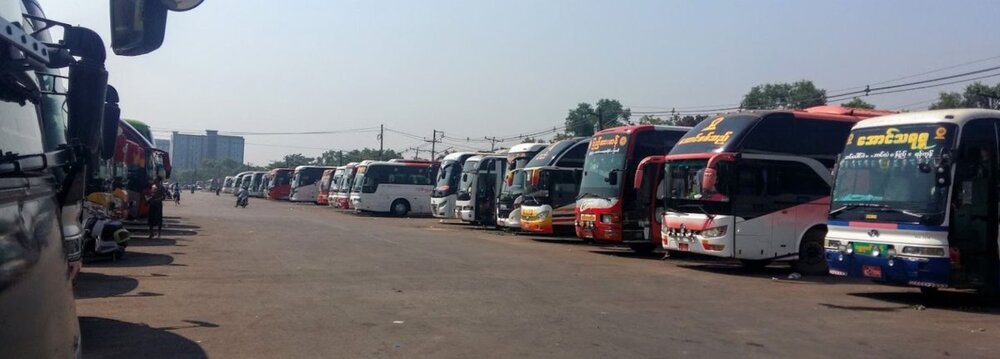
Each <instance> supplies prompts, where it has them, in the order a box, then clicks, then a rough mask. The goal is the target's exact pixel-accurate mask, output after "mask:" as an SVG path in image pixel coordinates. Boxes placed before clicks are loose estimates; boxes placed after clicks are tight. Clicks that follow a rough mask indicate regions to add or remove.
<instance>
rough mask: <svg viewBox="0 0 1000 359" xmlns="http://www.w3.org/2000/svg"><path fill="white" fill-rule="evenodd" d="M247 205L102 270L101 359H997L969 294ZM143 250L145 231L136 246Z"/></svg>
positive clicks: (95, 340)
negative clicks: (934, 293) (926, 294)
mask: <svg viewBox="0 0 1000 359" xmlns="http://www.w3.org/2000/svg"><path fill="white" fill-rule="evenodd" d="M233 202H234V199H233V197H232V196H230V195H225V194H223V195H222V196H221V197H216V196H215V195H212V194H208V193H197V194H193V195H192V194H188V193H185V194H184V195H183V203H182V205H181V206H178V207H175V206H174V205H173V204H167V205H166V209H165V212H166V213H167V230H165V233H164V235H163V238H162V239H155V240H148V239H139V240H135V241H134V242H133V243H132V245H131V246H130V247H129V248H128V251H129V253H128V254H127V255H126V257H125V258H123V259H120V260H118V261H116V262H111V261H101V260H94V261H89V262H87V263H86V264H85V267H84V270H83V273H82V274H81V275H80V277H79V279H78V281H77V284H76V293H77V297H78V300H77V312H78V314H79V316H80V324H81V330H82V331H83V340H84V354H85V355H86V356H87V357H92V358H103V357H120V358H154V357H164V358H186V357H202V356H210V357H216V358H284V357H298V358H354V357H369V358H380V357H387V358H427V357H433V358H440V357H445V358H511V357H533V358H653V357H656V358H667V357H682V356H688V357H779V356H780V357H792V356H795V357H834V358H835V357H848V356H850V357H876V356H877V357H903V356H909V357H945V356H954V357H996V356H997V355H998V354H997V353H998V352H1000V320H998V319H1000V318H998V317H997V314H1000V309H998V308H997V307H990V306H984V305H982V304H979V302H978V301H977V298H976V297H975V296H973V295H969V294H966V293H947V294H946V295H944V296H943V299H939V300H934V301H932V302H928V301H927V300H926V299H925V298H923V297H921V295H920V294H919V291H916V290H914V289H910V288H892V287H884V286H877V285H872V284H869V283H867V282H864V281H847V280H842V279H840V278H831V277H805V278H802V279H799V280H788V279H786V278H787V276H788V274H789V273H791V272H790V270H789V269H788V268H787V266H780V265H774V266H772V267H769V268H766V269H763V270H760V271H756V272H754V271H747V270H744V269H743V268H740V267H739V266H738V265H736V264H733V263H731V262H729V261H720V260H714V259H706V258H683V259H670V260H666V261H663V260H660V258H659V256H635V255H632V254H630V253H629V252H628V251H624V250H619V249H615V248H601V247H595V246H590V245H584V244H582V243H581V242H579V241H577V240H575V239H573V238H558V239H557V238H539V237H533V236H524V235H511V234H503V233H499V232H496V231H490V230H482V229H477V228H474V227H471V226H464V225H456V224H447V223H440V222H439V221H438V220H437V219H432V218H387V217H378V216H368V215H357V214H354V213H348V212H343V211H338V210H334V209H330V208H326V207H318V206H314V205H304V204H292V203H287V202H270V201H266V200H261V199H251V204H250V207H249V208H246V209H236V208H233V207H232V204H233ZM135 235H137V236H144V235H145V233H144V232H136V233H135Z"/></svg>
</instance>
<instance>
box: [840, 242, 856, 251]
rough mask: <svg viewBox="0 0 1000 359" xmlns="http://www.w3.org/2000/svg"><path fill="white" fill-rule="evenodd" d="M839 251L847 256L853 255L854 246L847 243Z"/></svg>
mask: <svg viewBox="0 0 1000 359" xmlns="http://www.w3.org/2000/svg"><path fill="white" fill-rule="evenodd" d="M840 251H841V252H844V253H847V254H854V245H853V244H851V242H847V244H846V245H844V246H843V249H841V250H840Z"/></svg>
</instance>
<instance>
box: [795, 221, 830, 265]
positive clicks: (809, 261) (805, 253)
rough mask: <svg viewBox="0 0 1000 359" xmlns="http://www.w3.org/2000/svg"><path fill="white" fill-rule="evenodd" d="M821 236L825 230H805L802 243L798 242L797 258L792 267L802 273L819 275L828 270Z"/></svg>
mask: <svg viewBox="0 0 1000 359" xmlns="http://www.w3.org/2000/svg"><path fill="white" fill-rule="evenodd" d="M823 237H826V231H825V230H820V229H813V230H810V231H809V232H806V235H805V237H804V238H802V243H800V244H799V259H798V260H797V261H795V265H794V268H795V270H796V271H798V272H799V273H802V274H808V275H821V274H826V273H828V272H829V268H828V267H827V266H826V256H825V254H826V249H825V248H823Z"/></svg>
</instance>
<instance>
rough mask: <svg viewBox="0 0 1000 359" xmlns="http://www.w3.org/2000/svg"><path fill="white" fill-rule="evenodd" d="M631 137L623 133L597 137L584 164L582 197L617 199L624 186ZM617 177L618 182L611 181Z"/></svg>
mask: <svg viewBox="0 0 1000 359" xmlns="http://www.w3.org/2000/svg"><path fill="white" fill-rule="evenodd" d="M628 148H629V136H628V135H627V134H623V133H608V134H601V135H595V136H594V137H593V139H591V141H590V148H589V149H587V158H586V159H585V160H584V163H583V169H584V172H583V180H582V182H581V183H580V186H581V188H580V196H581V198H582V197H598V198H607V199H610V198H615V197H618V194H619V192H620V190H621V186H622V182H623V181H622V178H625V177H624V176H623V174H624V173H623V172H624V170H625V159H626V156H627V155H628ZM610 175H614V176H617V181H614V183H612V181H609V176H610Z"/></svg>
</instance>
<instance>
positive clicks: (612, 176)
mask: <svg viewBox="0 0 1000 359" xmlns="http://www.w3.org/2000/svg"><path fill="white" fill-rule="evenodd" d="M618 171H619V170H611V172H608V178H605V179H604V181H605V182H607V183H608V184H609V185H612V186H617V185H618Z"/></svg>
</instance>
